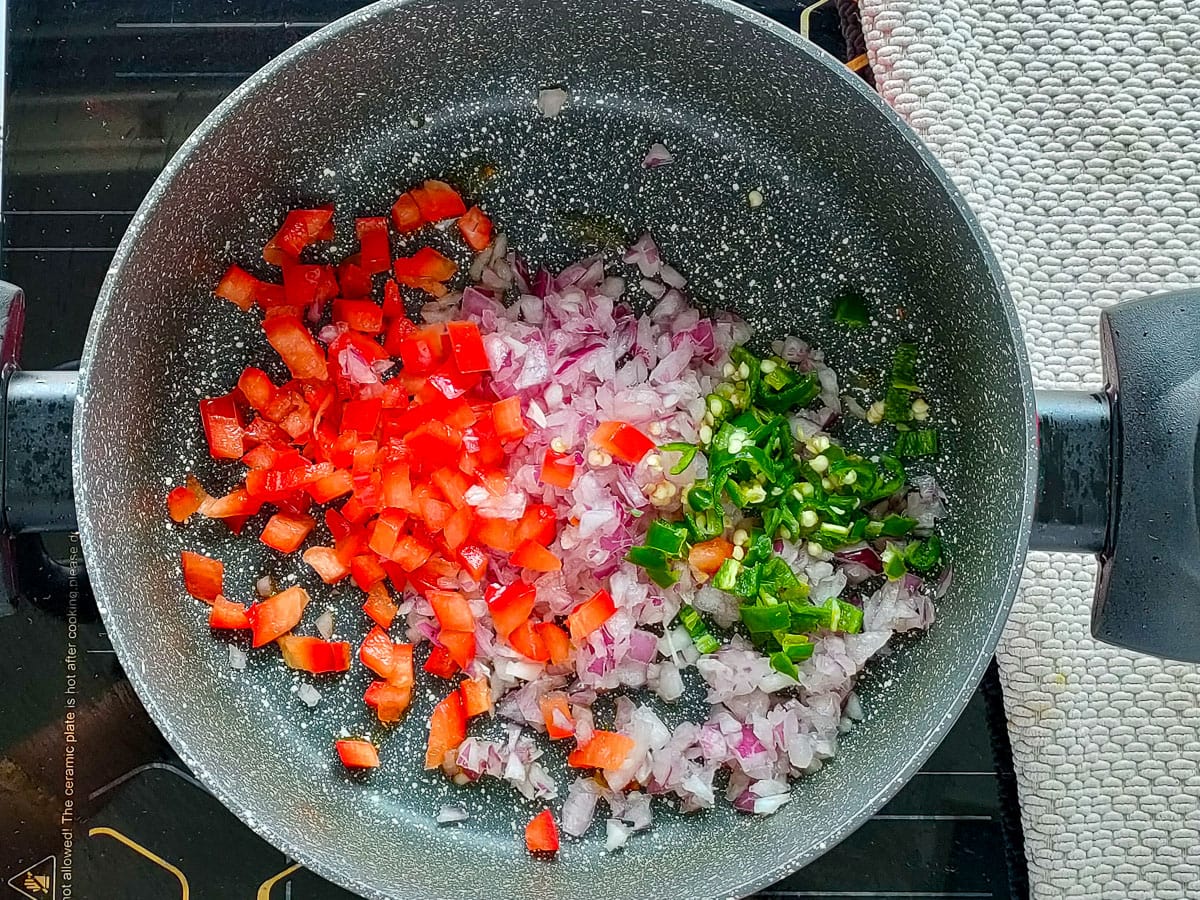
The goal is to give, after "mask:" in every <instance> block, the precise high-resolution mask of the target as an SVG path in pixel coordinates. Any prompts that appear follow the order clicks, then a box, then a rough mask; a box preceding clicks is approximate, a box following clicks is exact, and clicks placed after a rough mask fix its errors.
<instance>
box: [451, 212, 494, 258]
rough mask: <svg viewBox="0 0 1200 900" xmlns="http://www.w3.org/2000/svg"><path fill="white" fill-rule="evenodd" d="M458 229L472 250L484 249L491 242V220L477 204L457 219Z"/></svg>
mask: <svg viewBox="0 0 1200 900" xmlns="http://www.w3.org/2000/svg"><path fill="white" fill-rule="evenodd" d="M458 230H459V232H460V233H461V234H462V236H463V240H464V241H466V242H467V246H469V247H470V248H471V249H472V250H475V251H479V250H486V249H487V245H488V244H490V243H491V242H492V220H491V219H489V218H488V217H487V216H485V215H484V214H483V210H481V209H480V208H479V207H478V206H472V207H471V208H470V209H468V210H467V211H466V212H465V213H463V215H462V218H461V219H459V220H458Z"/></svg>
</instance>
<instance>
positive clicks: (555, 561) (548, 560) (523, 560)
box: [508, 541, 562, 572]
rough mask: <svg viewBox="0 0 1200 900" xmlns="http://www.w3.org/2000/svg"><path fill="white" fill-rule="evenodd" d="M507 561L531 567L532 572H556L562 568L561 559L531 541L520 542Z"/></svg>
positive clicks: (526, 567) (515, 564)
mask: <svg viewBox="0 0 1200 900" xmlns="http://www.w3.org/2000/svg"><path fill="white" fill-rule="evenodd" d="M508 561H509V562H510V563H512V564H513V565H514V566H521V567H522V568H524V569H532V570H533V571H534V572H557V571H558V570H559V569H561V568H562V560H561V559H559V558H558V557H557V556H555V555H554V554H553V553H551V552H550V551H549V550H547V549H546V548H545V547H543V546H542V545H541V544H538V543H535V542H533V541H524V542H522V544H521V546H519V547H517V549H516V551H515V552H514V553H513V555H512V556H510V557H509V558H508Z"/></svg>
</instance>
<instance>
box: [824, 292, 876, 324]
mask: <svg viewBox="0 0 1200 900" xmlns="http://www.w3.org/2000/svg"><path fill="white" fill-rule="evenodd" d="M833 321H835V322H837V323H838V324H839V325H845V326H846V327H847V328H862V327H863V326H864V325H866V324H867V323H868V322H869V321H870V317H869V313H868V312H867V298H866V297H864V296H863V295H862V294H860V293H858V292H857V291H846V292H845V293H844V294H842V295H841V296H839V297H836V298H835V299H834V301H833Z"/></svg>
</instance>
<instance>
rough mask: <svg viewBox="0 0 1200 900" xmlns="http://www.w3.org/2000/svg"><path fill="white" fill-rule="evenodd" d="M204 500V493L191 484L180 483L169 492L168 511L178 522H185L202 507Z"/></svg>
mask: <svg viewBox="0 0 1200 900" xmlns="http://www.w3.org/2000/svg"><path fill="white" fill-rule="evenodd" d="M190 480H191V479H190V478H189V481H190ZM203 500H204V497H203V495H202V494H201V493H199V492H198V491H197V490H196V488H195V487H193V486H192V485H191V484H187V485H180V486H179V487H177V488H171V492H170V493H169V494H167V512H168V513H169V514H170V516H171V518H172V519H174V520H175V521H176V522H185V521H187V520H188V519H189V518H190V517H191V516H192V514H193V513H195V512H196V510H198V509H199V508H200V504H201V503H202V502H203Z"/></svg>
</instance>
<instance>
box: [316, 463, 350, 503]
mask: <svg viewBox="0 0 1200 900" xmlns="http://www.w3.org/2000/svg"><path fill="white" fill-rule="evenodd" d="M305 490H307V491H308V495H309V496H310V497H312V498H313V500H315V501H316V502H317V503H328V502H329V501H330V500H333V499H334V498H336V497H341V496H342V495H343V494H348V493H350V492H351V491H352V490H354V477H353V476H352V475H351V474H350V473H349V472H347V471H346V470H345V469H334V470H333V471H332V472H330V473H329V474H328V475H325V476H324V477H322V478H318V479H317V480H316V481H314V482H313V483H312V484H310V485H307V486H306V488H305Z"/></svg>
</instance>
